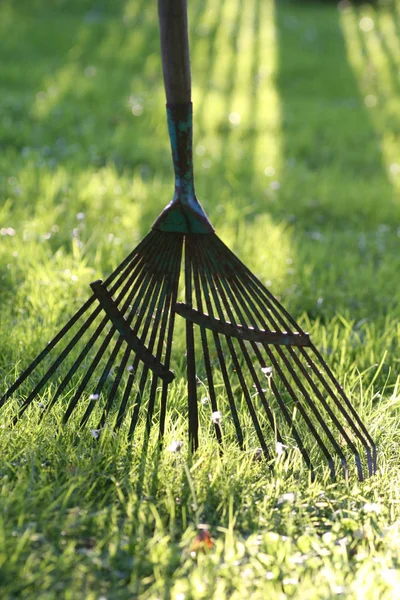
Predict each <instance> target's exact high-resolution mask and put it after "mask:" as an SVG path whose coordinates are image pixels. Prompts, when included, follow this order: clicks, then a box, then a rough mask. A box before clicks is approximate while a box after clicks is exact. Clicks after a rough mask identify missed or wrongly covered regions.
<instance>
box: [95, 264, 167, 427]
mask: <svg viewBox="0 0 400 600" xmlns="http://www.w3.org/2000/svg"><path fill="white" fill-rule="evenodd" d="M166 256H168V253H165V254H164V255H163V256H162V257H161V256H160V260H161V258H163V260H164V262H165V258H166ZM164 262H162V263H161V264H162V266H163V265H164ZM151 291H153V290H151V289H149V290H148V292H147V294H146V298H145V300H144V301H143V304H144V305H145V306H148V305H149V302H150V294H151ZM144 316H145V313H143V314H142V315H141V317H140V320H139V319H138V320H137V321H136V323H135V326H134V329H133V331H134V333H135V334H138V331H139V328H140V325H141V323H142V320H143V318H144ZM142 335H143V332H142ZM129 356H130V351H129V348H127V349H126V351H125V354H124V357H123V360H122V362H121V365H120V368H119V372H118V373H117V377H116V381H115V383H114V385H115V386H117V385H119V380H120V378H121V376H122V372H123V370H124V369H125V367H126V364H127V362H128V360H129ZM138 365H139V357H138V356H135V358H134V361H133V364H132V370H131V376H130V377H129V378H128V381H127V382H126V386H125V390H124V394H123V397H122V401H121V404H120V408H119V411H118V415H117V419H116V423H115V426H114V430H115V431H116V430H117V429H119V428H120V426H121V425H122V422H123V420H124V418H125V414H126V405H127V403H128V400H129V396H130V393H131V390H132V386H133V382H134V375H135V374H136V371H137V368H138ZM115 389H116V388H115ZM111 393H112V391H111ZM111 393H110V398H109V402H108V404H107V406H106V407H105V409H104V412H103V416H102V422H103V423H104V421H105V416H106V411H107V410H108V409H109V406H110V401H111Z"/></svg>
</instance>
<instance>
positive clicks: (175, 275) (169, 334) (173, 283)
mask: <svg viewBox="0 0 400 600" xmlns="http://www.w3.org/2000/svg"><path fill="white" fill-rule="evenodd" d="M182 249H183V235H181V236H180V238H179V244H178V250H177V255H176V262H175V264H174V270H173V275H172V277H171V287H172V296H171V305H170V314H169V323H168V331H167V340H166V348H165V357H164V364H165V366H166V368H167V369H169V365H170V360H171V350H172V337H173V333H174V326H175V310H174V306H175V304H176V300H177V297H178V284H179V275H180V265H181V260H182ZM160 351H161V350H160ZM167 392H168V385H167V383H166V382H163V385H162V394H161V403H160V425H159V442H160V443H161V442H162V439H163V437H164V431H165V415H166V410H167Z"/></svg>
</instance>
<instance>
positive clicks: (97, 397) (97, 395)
mask: <svg viewBox="0 0 400 600" xmlns="http://www.w3.org/2000/svg"><path fill="white" fill-rule="evenodd" d="M98 399H99V394H90V396H89V400H98Z"/></svg>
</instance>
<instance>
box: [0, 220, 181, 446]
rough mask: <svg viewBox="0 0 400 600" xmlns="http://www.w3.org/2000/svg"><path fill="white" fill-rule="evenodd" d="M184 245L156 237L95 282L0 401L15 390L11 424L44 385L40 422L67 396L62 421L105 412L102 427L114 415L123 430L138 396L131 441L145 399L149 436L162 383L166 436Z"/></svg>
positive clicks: (150, 236)
mask: <svg viewBox="0 0 400 600" xmlns="http://www.w3.org/2000/svg"><path fill="white" fill-rule="evenodd" d="M182 243H183V236H182V235H181V234H170V233H164V232H160V231H152V232H151V233H149V234H148V235H147V236H146V237H145V238H144V240H143V241H142V242H141V243H140V244H139V246H138V247H137V248H136V249H135V250H134V251H133V252H132V253H131V254H130V255H129V256H128V257H127V258H126V259H125V260H124V261H123V262H122V263H121V264H120V265H119V267H117V269H116V270H115V271H114V272H113V273H112V275H111V276H110V277H109V278H108V279H107V280H106V281H105V282H104V283H102V282H101V281H96V282H94V283H92V284H91V287H92V290H93V292H94V293H93V295H92V296H91V298H89V300H88V301H87V302H86V303H85V304H84V305H83V306H82V307H81V308H80V310H78V312H77V313H76V314H75V315H74V316H73V317H72V318H71V319H70V321H69V322H68V323H67V325H65V327H63V329H62V330H61V331H60V332H59V333H58V334H57V335H56V336H55V338H54V339H53V340H52V341H51V342H49V343H48V345H47V346H46V347H45V349H44V350H43V351H42V352H41V353H40V354H39V355H38V356H37V358H36V359H35V360H34V361H33V362H32V363H31V364H30V365H29V366H28V367H27V368H26V369H25V371H24V372H23V373H22V374H21V376H20V377H19V378H18V379H17V380H16V381H15V383H14V384H13V385H12V386H11V387H10V388H9V389H8V390H7V391H6V393H5V394H4V395H3V396H2V398H1V399H0V407H1V406H3V405H4V403H5V402H6V401H7V400H8V399H9V398H11V397H12V396H13V395H15V394H16V393H17V392H18V399H17V405H18V408H17V411H16V414H15V416H14V422H16V421H17V420H18V419H19V418H20V417H21V416H22V415H23V414H24V412H25V411H26V410H27V409H28V407H29V406H30V405H32V403H33V402H34V401H35V399H37V397H38V395H39V394H40V393H41V392H42V390H44V388H45V387H46V388H48V389H50V394H49V401H48V403H47V405H45V406H44V409H45V410H44V411H43V413H42V416H43V414H45V413H46V412H47V411H48V410H50V409H51V408H52V407H53V406H54V405H55V404H56V403H57V402H63V403H65V402H66V399H67V398H68V403H67V404H66V408H65V411H64V416H63V421H64V423H66V422H67V421H68V419H69V418H70V416H71V414H72V412H73V411H75V410H76V409H77V408H78V407H79V411H81V415H80V417H81V418H80V425H81V426H84V425H86V424H87V423H88V421H89V418H90V417H91V415H92V413H93V411H95V413H96V414H98V410H97V407H99V406H102V412H101V416H99V421H98V424H97V429H101V428H102V427H104V425H105V423H106V420H107V417H108V416H109V415H110V418H112V417H114V428H115V429H118V428H119V427H120V426H121V425H122V423H123V421H124V418H125V417H126V415H127V412H128V409H129V408H131V403H130V402H129V403H128V400H129V399H130V398H131V397H132V396H133V397H134V398H135V402H134V408H133V411H132V414H131V422H130V426H129V436H130V437H132V436H133V433H134V431H135V428H136V425H137V422H138V417H139V411H140V408H141V405H142V398H143V396H144V395H146V398H147V415H146V428H147V431H148V432H150V427H151V423H152V416H153V411H154V404H155V399H156V395H157V390H158V389H159V386H160V383H161V384H162V385H161V398H160V403H161V409H160V415H161V418H160V432H161V434H162V431H163V427H164V421H165V411H166V398H167V386H168V383H170V382H171V381H172V379H173V378H174V374H173V373H172V371H170V369H169V363H170V356H171V343H172V333H173V328H174V318H175V312H174V310H173V308H172V307H173V306H174V304H175V303H176V299H177V293H178V282H179V273H180V264H181V254H182ZM26 390H28V391H26ZM95 409H96V410H95Z"/></svg>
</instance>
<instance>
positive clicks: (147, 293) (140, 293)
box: [99, 240, 169, 429]
mask: <svg viewBox="0 0 400 600" xmlns="http://www.w3.org/2000/svg"><path fill="white" fill-rule="evenodd" d="M168 242H169V240H168ZM168 248H169V243H168ZM155 256H156V260H155V262H154V265H153V268H154V267H155V268H157V267H158V262H159V257H158V256H157V255H155ZM155 281H156V274H155V273H154V271H153V270H149V269H148V268H146V272H145V274H144V276H143V277H141V279H140V282H138V283H139V285H137V286H136V289H135V294H136V297H135V301H134V303H133V305H132V307H131V310H130V314H129V316H128V319H127V323H128V325H130V323H131V322H132V320H133V318H134V316H135V315H136V313H137V310H138V308H139V306H142V307H144V309H142V310H140V311H139V313H138V314H137V315H136V320H135V322H134V326H133V329H132V334H133V335H135V336H137V335H138V331H139V328H140V325H141V323H142V320H143V318H144V317H145V314H146V311H147V307H148V303H149V299H150V297H151V295H152V294H153V292H154V287H153V286H152V283H153V282H155ZM132 299H133V298H132ZM132 299H131V301H132ZM122 343H123V339H122V338H121V337H119V338H118V340H117V341H116V344H115V347H114V349H113V352H112V355H111V356H110V359H109V363H111V359H114V360H115V358H116V356H117V354H118V352H119V350H120V347H121V345H122ZM130 355H131V349H130V347H129V346H127V347H126V349H125V351H124V354H123V358H122V361H121V363H120V365H119V367H118V370H117V373H116V376H115V379H114V382H113V385H112V388H111V390H110V392H109V394H108V400H107V403H106V406H105V407H104V409H103V413H102V417H101V419H100V423H99V429H100V428H101V427H103V425H104V423H105V421H106V417H107V414H108V413H109V411H110V409H111V406H112V404H113V402H114V399H115V394H116V392H117V389H118V386H119V384H120V382H121V379H122V376H123V374H124V372H125V369H126V365H127V363H128V360H129V357H130ZM134 356H135V358H134V365H133V367H132V369H131V370H130V377H129V379H128V381H131V384H132V385H133V380H134V377H133V376H134V373H135V372H136V369H137V366H138V364H139V362H140V358H139V356H138V355H137V354H135V355H134ZM109 363H108V364H107V365H106V367H105V369H104V373H103V375H102V378H105V375H106V372H107V376H108V373H109V372H110V369H111V365H110V364H109ZM112 364H113V363H112ZM103 376H104V377H103ZM103 383H104V382H103ZM127 385H128V384H127ZM128 399H129V394H128V396H126V402H127V401H128ZM123 401H124V400H123ZM123 401H122V402H123ZM126 402H125V403H126Z"/></svg>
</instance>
